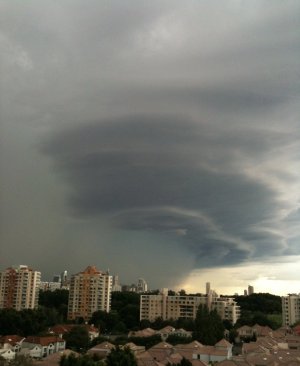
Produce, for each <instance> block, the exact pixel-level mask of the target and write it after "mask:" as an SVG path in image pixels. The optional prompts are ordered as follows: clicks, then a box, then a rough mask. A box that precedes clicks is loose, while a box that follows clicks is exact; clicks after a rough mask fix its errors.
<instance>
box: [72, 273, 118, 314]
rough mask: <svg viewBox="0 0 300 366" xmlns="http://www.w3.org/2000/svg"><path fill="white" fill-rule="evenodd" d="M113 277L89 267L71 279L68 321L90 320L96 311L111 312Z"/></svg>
mask: <svg viewBox="0 0 300 366" xmlns="http://www.w3.org/2000/svg"><path fill="white" fill-rule="evenodd" d="M111 291H112V276H110V275H109V273H108V272H102V271H99V270H98V269H97V268H96V267H95V266H88V267H87V268H86V269H85V270H84V271H83V272H79V273H77V274H75V275H73V276H72V277H71V281H70V291H69V304H68V319H70V320H74V319H76V318H83V319H84V320H89V319H90V318H91V317H92V315H93V313H94V312H95V311H99V310H102V311H106V312H109V311H110V303H111Z"/></svg>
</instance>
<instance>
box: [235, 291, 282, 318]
mask: <svg viewBox="0 0 300 366" xmlns="http://www.w3.org/2000/svg"><path fill="white" fill-rule="evenodd" d="M235 301H236V302H237V303H238V305H239V306H240V307H241V309H242V310H244V311H253V312H256V311H260V312H262V313H265V314H281V311H282V310H281V297H280V296H276V295H272V294H269V293H259V294H252V295H249V296H235Z"/></svg>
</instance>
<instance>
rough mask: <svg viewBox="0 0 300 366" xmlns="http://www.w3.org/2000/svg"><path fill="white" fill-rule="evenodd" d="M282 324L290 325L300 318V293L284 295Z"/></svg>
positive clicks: (282, 299) (282, 300)
mask: <svg viewBox="0 0 300 366" xmlns="http://www.w3.org/2000/svg"><path fill="white" fill-rule="evenodd" d="M281 302H282V324H283V326H290V325H293V324H295V323H296V322H297V321H299V320H300V294H298V295H297V294H289V295H288V296H282V298H281Z"/></svg>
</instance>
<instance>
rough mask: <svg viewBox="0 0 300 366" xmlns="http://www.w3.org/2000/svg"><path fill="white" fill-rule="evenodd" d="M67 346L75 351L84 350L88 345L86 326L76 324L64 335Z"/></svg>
mask: <svg viewBox="0 0 300 366" xmlns="http://www.w3.org/2000/svg"><path fill="white" fill-rule="evenodd" d="M64 338H65V340H66V344H67V348H70V349H72V350H74V351H77V352H84V351H85V350H86V349H87V348H88V346H89V341H90V339H89V333H88V331H87V329H86V327H84V326H81V325H77V326H74V327H73V328H72V329H71V330H70V332H68V333H66V334H65V336H64Z"/></svg>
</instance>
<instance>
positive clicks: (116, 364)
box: [106, 346, 137, 366]
mask: <svg viewBox="0 0 300 366" xmlns="http://www.w3.org/2000/svg"><path fill="white" fill-rule="evenodd" d="M106 366H137V361H136V359H135V357H134V354H133V353H132V352H131V350H130V349H129V348H128V347H125V348H124V349H121V348H120V347H119V346H117V347H116V348H115V349H112V350H111V352H110V354H109V355H108V356H107V357H106Z"/></svg>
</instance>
